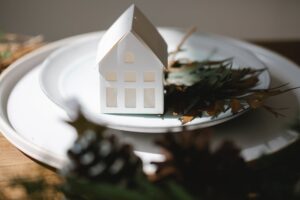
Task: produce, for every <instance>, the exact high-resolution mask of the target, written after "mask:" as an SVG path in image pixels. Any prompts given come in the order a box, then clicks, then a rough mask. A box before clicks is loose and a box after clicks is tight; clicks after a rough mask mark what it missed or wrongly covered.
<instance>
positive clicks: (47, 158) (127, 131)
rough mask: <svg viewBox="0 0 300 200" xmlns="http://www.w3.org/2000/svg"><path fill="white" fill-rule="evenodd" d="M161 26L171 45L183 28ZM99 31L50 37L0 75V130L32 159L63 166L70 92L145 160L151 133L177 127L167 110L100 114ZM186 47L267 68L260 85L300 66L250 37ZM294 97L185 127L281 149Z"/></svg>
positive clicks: (203, 39)
mask: <svg viewBox="0 0 300 200" xmlns="http://www.w3.org/2000/svg"><path fill="white" fill-rule="evenodd" d="M160 32H161V34H162V35H163V37H164V38H165V39H166V41H167V43H168V46H169V50H172V49H174V48H175V46H176V44H177V43H178V41H179V40H180V39H181V37H182V36H183V35H184V32H182V31H180V30H177V29H160ZM102 34H103V32H96V33H89V34H84V35H79V36H75V37H71V38H67V39H63V40H60V41H57V42H54V43H50V44H48V45H46V46H44V47H42V48H40V49H38V50H36V51H34V52H33V53H30V54H28V55H27V56H25V57H23V58H21V59H20V60H18V61H17V62H15V63H14V64H13V65H12V66H10V67H9V69H8V70H6V71H5V72H4V73H3V74H2V75H1V78H0V99H1V100H0V102H1V105H0V106H1V107H0V116H1V121H0V128H1V132H2V133H3V134H4V136H5V137H6V138H7V139H8V140H9V141H10V142H11V143H12V144H14V145H15V146H16V147H17V148H19V149H20V150H21V151H23V152H24V153H26V154H27V155H29V156H31V157H32V158H34V159H36V160H39V161H41V162H43V163H45V164H48V165H50V166H53V167H56V168H61V167H62V166H63V165H64V164H65V163H66V162H67V161H68V160H67V156H66V150H67V149H68V148H69V147H70V145H71V144H72V142H73V141H74V139H75V138H76V133H75V131H74V129H73V128H72V127H70V126H69V125H67V124H66V123H65V122H64V121H65V120H68V119H69V117H68V112H70V109H71V108H70V106H69V103H68V102H70V99H76V100H77V101H78V102H79V103H80V104H81V105H82V108H83V110H84V113H85V114H86V116H87V117H88V118H90V119H91V120H93V121H95V122H98V123H105V124H107V126H109V127H110V128H111V129H110V130H109V131H112V132H114V133H115V134H117V135H119V136H120V138H121V139H122V140H124V141H127V142H130V143H132V144H133V145H134V146H135V148H136V152H137V153H138V154H139V155H140V156H141V157H142V159H143V160H144V162H145V163H147V162H148V161H149V160H153V159H154V160H157V159H161V156H160V155H159V152H158V151H157V148H156V147H155V146H153V140H154V139H155V138H156V137H159V136H161V134H162V133H164V132H166V131H172V132H177V131H179V130H180V129H181V128H182V125H181V123H180V121H179V120H178V119H177V118H175V117H172V116H166V117H165V118H164V119H162V118H160V117H158V116H156V115H130V116H127V115H109V114H100V112H99V104H100V100H101V98H100V96H99V94H98V92H99V88H98V87H99V79H98V78H99V74H98V69H97V64H96V59H95V55H96V51H97V43H98V41H99V40H100V38H101V36H102ZM184 48H185V49H187V51H186V52H184V53H182V54H180V56H182V57H188V58H191V59H196V60H203V59H206V58H207V57H211V59H224V58H228V57H234V67H239V66H241V67H248V66H250V67H253V68H258V69H260V68H265V67H267V68H268V71H265V72H264V73H262V74H261V75H260V76H259V80H260V81H259V84H258V86H257V88H261V89H264V88H268V87H269V86H270V84H271V87H272V86H278V85H281V84H283V83H289V86H290V87H294V86H300V79H299V78H298V77H299V75H300V69H299V68H298V66H297V65H295V64H294V63H292V62H290V61H288V60H287V59H285V58H283V57H282V56H280V55H278V54H275V53H273V52H270V51H268V50H266V49H263V48H260V47H257V46H254V45H252V44H248V43H245V42H242V41H238V40H234V39H230V38H225V37H221V36H216V35H213V34H204V33H197V34H194V35H193V36H192V37H191V38H190V39H189V40H188V41H187V43H186V44H185V47H184ZM212 52H214V54H212ZM271 80H272V83H270V82H271ZM299 97H300V91H299V90H293V91H291V92H289V93H285V94H282V95H280V96H276V97H273V98H271V99H270V100H269V101H268V104H269V105H271V106H274V107H287V110H284V111H282V112H283V113H284V114H285V115H286V117H281V118H275V117H274V116H273V115H271V114H270V113H268V112H266V111H263V110H256V111H251V112H247V113H245V114H243V115H241V114H242V113H239V114H238V115H232V114H231V112H230V111H228V112H225V113H223V114H221V115H220V116H219V117H217V118H215V119H211V118H209V117H203V118H196V119H195V120H194V121H192V122H190V123H188V124H187V125H186V127H187V128H188V129H198V128H203V127H208V126H213V125H216V126H214V132H215V133H214V136H213V142H214V143H218V142H219V141H221V140H223V139H230V140H233V141H235V142H236V143H237V144H238V145H239V146H240V147H241V148H242V155H243V156H244V158H245V159H246V160H252V159H255V158H257V157H258V156H259V155H261V154H262V153H272V152H274V151H277V150H280V149H282V148H284V147H286V146H287V145H289V144H290V143H291V142H293V141H294V140H295V139H296V138H297V137H298V134H297V133H294V132H291V131H288V130H287V128H286V125H287V123H288V122H290V121H291V120H292V119H293V118H294V117H295V115H296V113H297V109H298V107H299V103H300V101H299V99H298V98H299ZM237 116H239V117H237ZM235 117H237V118H235ZM233 118H235V119H233ZM230 119H232V120H230ZM228 120H230V121H228ZM225 121H227V122H225ZM223 122H224V123H223ZM221 123H222V124H221ZM217 124H219V125H217ZM146 166H147V165H146Z"/></svg>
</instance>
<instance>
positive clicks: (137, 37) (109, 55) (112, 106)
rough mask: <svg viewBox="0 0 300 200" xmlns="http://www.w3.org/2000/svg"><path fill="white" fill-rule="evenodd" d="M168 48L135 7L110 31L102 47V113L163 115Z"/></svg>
mask: <svg viewBox="0 0 300 200" xmlns="http://www.w3.org/2000/svg"><path fill="white" fill-rule="evenodd" d="M167 59H168V53H167V44H166V42H165V41H164V39H163V38H162V37H161V35H160V34H159V32H158V31H157V29H156V28H155V27H154V26H153V25H152V24H151V22H150V21H149V20H148V19H147V18H146V17H145V16H144V15H143V14H142V12H141V11H140V10H139V9H138V8H137V7H136V6H135V5H132V6H130V7H129V8H128V9H127V10H126V11H125V12H124V13H123V14H122V15H121V16H120V17H119V18H118V19H117V21H116V22H115V23H114V24H113V25H112V26H111V27H110V28H109V29H108V30H107V31H106V33H105V34H104V36H103V37H102V39H101V41H100V42H99V46H98V54H97V62H98V64H99V72H100V104H101V112H102V113H126V114H161V113H163V110H164V88H163V70H164V67H165V66H167Z"/></svg>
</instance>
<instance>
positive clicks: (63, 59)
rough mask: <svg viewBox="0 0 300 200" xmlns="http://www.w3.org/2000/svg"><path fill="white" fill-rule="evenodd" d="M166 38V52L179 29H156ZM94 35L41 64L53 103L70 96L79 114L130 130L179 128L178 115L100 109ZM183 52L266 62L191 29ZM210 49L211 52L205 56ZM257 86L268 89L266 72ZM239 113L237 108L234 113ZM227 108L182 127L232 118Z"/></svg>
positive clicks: (256, 64) (65, 102)
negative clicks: (78, 109)
mask: <svg viewBox="0 0 300 200" xmlns="http://www.w3.org/2000/svg"><path fill="white" fill-rule="evenodd" d="M160 32H161V34H162V35H163V37H164V38H165V39H166V41H167V43H168V46H169V51H172V50H174V48H175V46H176V44H177V43H178V42H179V41H180V40H181V38H182V37H183V35H184V32H182V31H180V30H175V29H160ZM100 37H101V34H100V35H94V36H93V37H89V38H83V39H79V40H78V41H76V42H74V43H72V44H70V45H67V46H65V47H63V48H61V49H59V50H57V51H55V52H54V53H52V54H51V55H50V56H49V57H48V58H47V59H46V60H45V62H44V63H43V67H42V72H41V79H40V80H41V81H40V83H41V87H42V88H43V91H44V92H45V93H46V94H47V96H48V97H49V98H50V99H51V100H53V101H54V102H55V103H56V104H58V105H59V106H61V107H62V108H64V109H65V110H66V111H68V110H70V111H71V110H72V108H71V109H70V108H69V100H70V99H76V100H78V101H79V102H80V104H81V105H82V107H83V109H84V113H85V114H86V115H87V116H88V117H89V118H91V119H92V120H93V121H96V122H98V123H104V124H106V125H108V126H109V127H110V128H114V129H119V130H126V131H134V132H151V133H153V132H156V133H157V132H165V131H167V130H168V131H179V130H180V129H181V127H182V125H181V123H180V121H179V120H178V117H173V116H168V115H167V116H165V117H164V119H162V118H161V117H159V116H158V115H124V114H123V115H117V114H101V113H100V101H101V98H100V95H99V85H100V83H99V73H98V67H97V64H96V52H97V45H98V42H99V39H100ZM183 48H184V49H187V51H186V52H184V53H182V54H181V55H180V56H181V57H184V58H191V59H197V60H204V59H206V58H208V57H211V58H212V59H226V58H230V57H234V65H233V67H234V68H238V67H248V66H251V67H253V68H256V69H262V68H265V67H266V66H265V65H264V64H263V63H262V62H261V61H260V60H259V59H258V58H257V57H256V56H255V55H254V54H253V53H252V52H250V51H249V50H247V49H245V48H243V47H241V46H240V45H236V44H234V43H233V42H231V41H227V40H226V39H224V38H221V37H218V36H214V35H208V34H194V35H193V36H192V37H191V38H190V39H189V40H188V41H187V43H186V45H185V46H184V47H183ZM212 52H215V53H214V54H213V56H211V54H212ZM259 80H260V81H259V84H258V86H257V88H262V89H265V88H268V87H269V84H270V77H269V74H268V71H265V72H263V73H262V74H261V75H260V76H259ZM239 114H241V113H239ZM239 114H237V115H233V114H232V113H231V112H230V110H229V111H227V112H225V113H222V114H220V115H219V116H218V117H217V118H215V119H212V118H211V117H202V118H196V119H195V120H193V121H192V122H190V123H188V124H187V125H186V126H187V128H188V129H195V128H203V127H208V126H212V125H216V124H219V123H222V122H225V121H227V120H229V119H232V118H233V117H236V116H238V115H239Z"/></svg>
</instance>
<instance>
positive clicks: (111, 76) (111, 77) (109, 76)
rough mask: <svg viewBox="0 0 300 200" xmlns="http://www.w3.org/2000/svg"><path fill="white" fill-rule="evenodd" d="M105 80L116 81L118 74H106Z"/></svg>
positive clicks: (110, 72)
mask: <svg viewBox="0 0 300 200" xmlns="http://www.w3.org/2000/svg"><path fill="white" fill-rule="evenodd" d="M105 79H106V80H107V81H116V80H117V73H116V72H113V71H108V72H105Z"/></svg>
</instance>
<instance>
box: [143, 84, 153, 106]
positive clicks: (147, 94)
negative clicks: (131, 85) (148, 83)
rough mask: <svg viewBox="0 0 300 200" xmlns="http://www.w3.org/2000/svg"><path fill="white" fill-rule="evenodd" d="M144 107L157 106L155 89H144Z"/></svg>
mask: <svg viewBox="0 0 300 200" xmlns="http://www.w3.org/2000/svg"><path fill="white" fill-rule="evenodd" d="M144 108H155V89H154V88H145V89H144Z"/></svg>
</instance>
